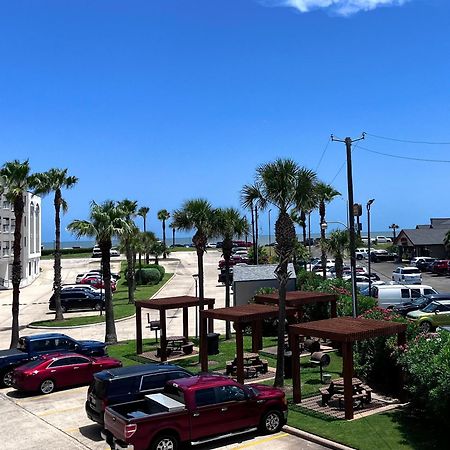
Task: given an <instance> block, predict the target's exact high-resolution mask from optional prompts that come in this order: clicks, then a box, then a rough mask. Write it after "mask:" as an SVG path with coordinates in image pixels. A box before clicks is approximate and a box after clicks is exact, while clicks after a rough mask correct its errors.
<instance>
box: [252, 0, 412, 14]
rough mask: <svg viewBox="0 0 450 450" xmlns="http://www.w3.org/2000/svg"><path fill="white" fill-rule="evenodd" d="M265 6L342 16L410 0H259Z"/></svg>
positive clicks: (397, 4)
mask: <svg viewBox="0 0 450 450" xmlns="http://www.w3.org/2000/svg"><path fill="white" fill-rule="evenodd" d="M259 1H260V3H262V4H263V5H265V6H289V7H292V8H295V9H297V10H298V11H300V12H302V13H306V12H309V11H312V10H314V9H319V8H325V9H328V10H329V11H330V12H333V13H336V14H339V15H341V16H349V15H351V14H355V13H357V12H359V11H370V10H372V9H375V8H377V7H379V6H400V5H403V4H404V3H406V2H407V1H409V0H259Z"/></svg>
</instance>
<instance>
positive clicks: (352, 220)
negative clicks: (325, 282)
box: [331, 133, 365, 317]
mask: <svg viewBox="0 0 450 450" xmlns="http://www.w3.org/2000/svg"><path fill="white" fill-rule="evenodd" d="M364 137H365V133H363V134H362V136H361V137H360V138H358V139H352V138H350V137H346V138H345V139H336V138H335V137H334V136H333V135H331V140H332V141H336V142H344V143H345V148H346V150H347V188H348V217H349V225H350V226H349V231H350V269H351V275H352V311H353V317H356V316H357V315H358V301H357V290H356V255H355V218H354V214H353V174H352V144H353V142H357V141H360V140H362V139H364Z"/></svg>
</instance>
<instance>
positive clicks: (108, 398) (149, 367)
mask: <svg viewBox="0 0 450 450" xmlns="http://www.w3.org/2000/svg"><path fill="white" fill-rule="evenodd" d="M191 376H192V374H191V373H190V372H188V371H187V370H185V369H183V368H182V367H179V366H174V365H172V364H143V365H140V366H129V367H121V368H119V369H109V370H103V371H102V372H99V373H96V374H95V375H94V381H93V382H92V383H91V385H90V386H89V389H88V394H87V400H86V403H85V409H86V413H87V416H88V417H89V419H91V420H93V421H94V422H97V423H99V424H100V425H102V426H103V413H104V412H105V408H106V407H107V406H110V405H115V404H117V403H126V402H132V401H134V400H139V399H141V398H142V397H143V396H144V395H145V394H152V393H155V392H161V391H162V390H163V388H164V386H165V384H166V382H167V381H169V380H176V379H177V378H187V377H191Z"/></svg>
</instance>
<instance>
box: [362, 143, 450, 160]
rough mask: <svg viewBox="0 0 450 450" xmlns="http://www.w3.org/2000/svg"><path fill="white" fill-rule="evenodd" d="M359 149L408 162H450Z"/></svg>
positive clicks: (363, 148) (364, 148)
mask: <svg viewBox="0 0 450 450" xmlns="http://www.w3.org/2000/svg"><path fill="white" fill-rule="evenodd" d="M359 148H360V149H361V150H364V151H366V152H370V153H375V154H377V155H382V156H389V157H390V158H397V159H408V160H410V161H420V162H432V163H450V160H447V159H428V158H415V157H412V156H401V155H392V154H390V153H384V152H378V151H376V150H371V149H370V148H366V147H362V146H361V145H360V146H359Z"/></svg>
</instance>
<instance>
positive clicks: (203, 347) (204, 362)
mask: <svg viewBox="0 0 450 450" xmlns="http://www.w3.org/2000/svg"><path fill="white" fill-rule="evenodd" d="M207 323H208V319H206V318H204V317H203V311H200V364H201V367H202V372H208V343H207V338H206V333H207V328H206V327H207Z"/></svg>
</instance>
